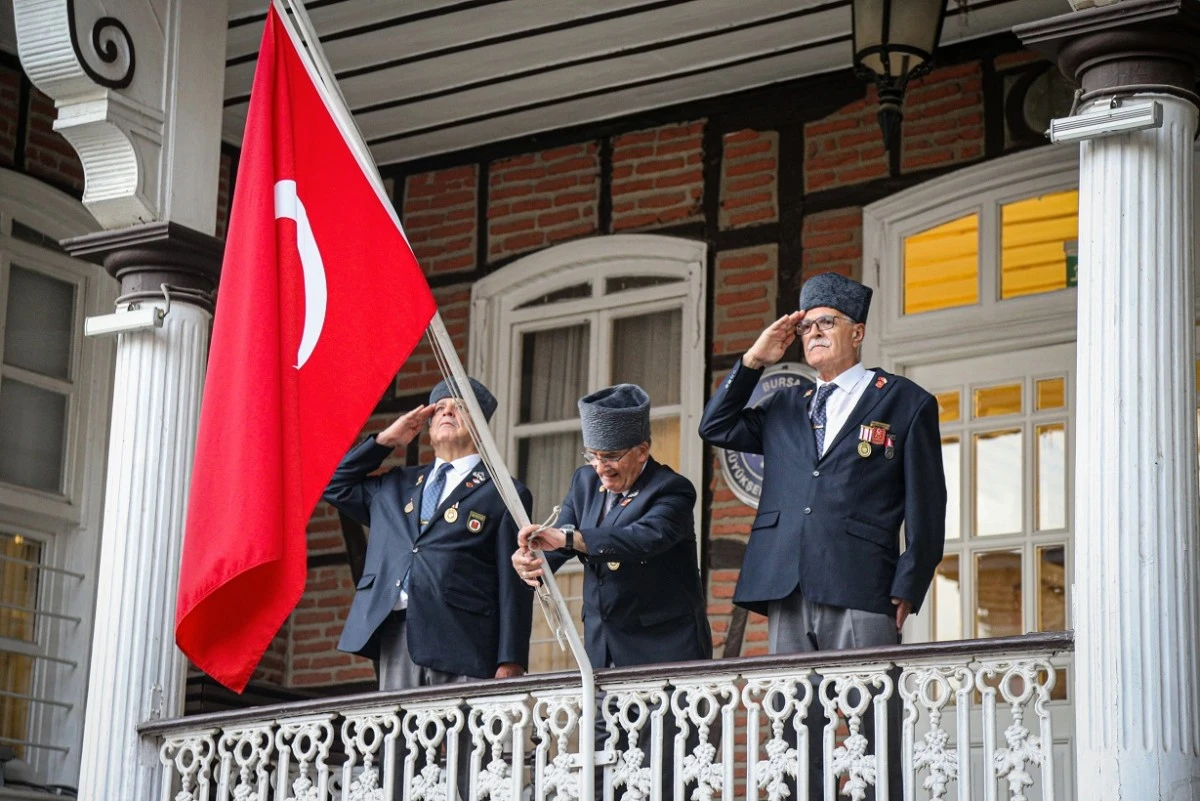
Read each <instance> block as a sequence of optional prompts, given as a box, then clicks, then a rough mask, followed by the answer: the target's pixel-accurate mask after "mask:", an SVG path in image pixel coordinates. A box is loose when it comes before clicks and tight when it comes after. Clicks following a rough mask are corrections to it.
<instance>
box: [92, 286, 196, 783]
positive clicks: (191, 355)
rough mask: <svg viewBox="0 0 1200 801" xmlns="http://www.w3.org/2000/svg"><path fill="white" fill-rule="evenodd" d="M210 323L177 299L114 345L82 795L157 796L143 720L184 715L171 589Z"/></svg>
mask: <svg viewBox="0 0 1200 801" xmlns="http://www.w3.org/2000/svg"><path fill="white" fill-rule="evenodd" d="M160 305H161V304H160ZM210 319H211V315H210V314H209V312H208V311H206V310H204V309H201V308H200V307H198V306H194V305H191V304H189V303H183V302H180V301H178V300H174V301H173V302H172V303H171V310H170V313H169V314H167V316H166V319H165V321H164V323H163V327H162V328H161V329H158V330H154V331H149V332H144V331H143V332H134V333H126V334H121V335H120V338H119V340H118V343H117V364H116V376H115V380H114V388H113V409H112V429H111V434H110V442H109V451H108V476H107V482H108V485H107V488H106V497H107V505H106V508H105V511H104V529H103V534H102V540H101V550H100V567H99V572H98V586H99V591H98V594H97V598H96V628H95V635H94V639H93V643H92V658H91V672H90V675H89V685H88V686H89V691H88V700H87V710H86V716H85V719H86V721H87V725H86V726H85V728H84V737H83V763H82V765H81V767H80V776H79V790H80V798H96V799H101V798H103V799H149V798H155V797H157V791H158V786H157V780H156V777H157V776H158V770H157V769H158V766H159V763H158V757H157V754H156V751H155V747H154V744H153V743H143V742H142V740H141V738H140V737H139V736H138V733H137V725H138V724H139V723H141V722H142V721H145V720H152V719H155V718H161V717H173V716H176V715H179V714H181V713H182V711H183V694H184V685H185V681H186V677H187V676H186V673H187V660H186V659H185V658H184V656H183V654H182V653H181V652H180V651H179V649H178V648H176V647H175V631H174V629H175V592H176V588H177V587H178V585H179V560H180V554H181V551H182V547H183V537H182V536H180V532H182V531H183V525H184V511H185V505H186V502H187V491H188V484H189V481H190V478H191V471H192V456H193V453H194V451H195V443H196V427H197V424H198V422H199V418H200V395H201V388H202V386H203V382H204V369H205V363H206V360H207V354H208V332H209V321H210Z"/></svg>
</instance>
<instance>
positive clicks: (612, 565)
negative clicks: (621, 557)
mask: <svg viewBox="0 0 1200 801" xmlns="http://www.w3.org/2000/svg"><path fill="white" fill-rule="evenodd" d="M608 569H609V570H620V569H621V563H620V562H609V563H608Z"/></svg>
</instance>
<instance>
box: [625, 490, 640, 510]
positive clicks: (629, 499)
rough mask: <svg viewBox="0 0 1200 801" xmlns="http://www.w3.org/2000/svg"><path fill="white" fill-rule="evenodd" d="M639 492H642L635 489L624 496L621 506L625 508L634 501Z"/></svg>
mask: <svg viewBox="0 0 1200 801" xmlns="http://www.w3.org/2000/svg"><path fill="white" fill-rule="evenodd" d="M639 492H641V490H635V491H633V492H631V493H629V494H628V495H626V496H625V497H624V498H622V499H621V508H622V509H623V508H625V507H626V506H628V505H629V504H631V503H633V499H634V498H636V497H637V496H638V493H639Z"/></svg>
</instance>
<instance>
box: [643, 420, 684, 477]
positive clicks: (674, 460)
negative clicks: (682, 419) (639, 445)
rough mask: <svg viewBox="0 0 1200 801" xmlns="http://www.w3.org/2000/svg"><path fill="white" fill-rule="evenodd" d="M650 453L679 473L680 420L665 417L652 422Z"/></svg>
mask: <svg viewBox="0 0 1200 801" xmlns="http://www.w3.org/2000/svg"><path fill="white" fill-rule="evenodd" d="M650 439H651V442H650V453H652V454H653V455H654V458H655V459H657V460H658V461H660V462H662V463H663V464H665V465H667V466H668V467H670V468H671V469H672V470H674V471H675V472H676V473H678V472H679V418H678V417H663V418H661V419H658V420H651V421H650Z"/></svg>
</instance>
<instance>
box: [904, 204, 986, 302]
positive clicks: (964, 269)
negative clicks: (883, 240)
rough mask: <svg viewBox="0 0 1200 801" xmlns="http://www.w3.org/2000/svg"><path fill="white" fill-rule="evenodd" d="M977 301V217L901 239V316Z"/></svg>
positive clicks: (973, 216)
mask: <svg viewBox="0 0 1200 801" xmlns="http://www.w3.org/2000/svg"><path fill="white" fill-rule="evenodd" d="M978 302H979V215H978V214H968V215H967V216H966V217H960V218H959V219H957V220H951V221H950V222H948V223H943V224H941V225H939V226H936V227H934V228H930V229H929V230H927V231H922V232H921V233H919V234H913V235H912V236H909V237H906V238H905V240H904V313H905V314H920V313H921V312H927V311H934V310H936V309H950V308H954V307H955V306H970V305H972V304H975V303H978Z"/></svg>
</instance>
